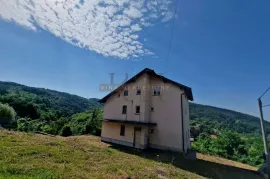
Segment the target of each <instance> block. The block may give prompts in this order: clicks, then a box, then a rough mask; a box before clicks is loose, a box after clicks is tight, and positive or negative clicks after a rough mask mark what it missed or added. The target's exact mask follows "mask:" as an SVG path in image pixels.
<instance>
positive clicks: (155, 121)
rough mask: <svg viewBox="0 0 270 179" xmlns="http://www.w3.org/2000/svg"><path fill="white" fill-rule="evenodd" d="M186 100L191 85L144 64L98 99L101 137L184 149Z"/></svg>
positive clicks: (128, 143)
mask: <svg viewBox="0 0 270 179" xmlns="http://www.w3.org/2000/svg"><path fill="white" fill-rule="evenodd" d="M189 100H191V101H192V100H193V95H192V90H191V88H189V87H187V86H184V85H182V84H180V83H177V82H175V81H173V80H170V79H168V78H165V77H164V76H162V75H159V74H157V73H155V71H154V70H151V69H148V68H146V69H144V70H142V71H141V72H139V73H138V74H137V75H135V76H134V77H132V78H131V79H129V80H128V81H126V82H125V83H124V84H122V85H121V86H120V87H118V88H117V89H115V90H114V91H112V92H111V93H110V94H108V95H107V96H105V97H104V98H103V99H101V100H100V101H99V102H101V103H104V119H103V121H102V133H101V140H102V141H103V142H107V143H114V144H120V145H124V146H129V147H134V148H137V149H146V148H155V149H161V150H169V151H177V152H183V153H186V152H187V151H188V150H189V149H190V148H191V144H190V125H189V102H188V101H189Z"/></svg>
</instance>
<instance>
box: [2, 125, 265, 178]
mask: <svg viewBox="0 0 270 179" xmlns="http://www.w3.org/2000/svg"><path fill="white" fill-rule="evenodd" d="M0 146H1V148H0V156H1V157H0V179H58V178H62V179H70V178H76V179H88V178H89V179H95V178H100V179H101V178H104V179H107V178H110V179H129V178H130V179H144V178H153V179H155V178H157V179H158V178H159V179H160V178H164V179H165V178H168V179H169V178H173V179H174V178H181V179H184V178H185V179H203V178H245V179H259V178H262V177H260V175H258V174H256V173H255V172H254V170H255V168H252V167H250V166H245V165H243V164H239V163H236V162H232V161H227V160H225V159H220V158H217V157H215V158H213V157H211V156H205V155H199V156H198V157H199V159H198V160H197V161H187V160H183V159H182V158H181V156H182V155H179V156H178V155H175V154H168V153H158V154H159V158H157V153H155V152H151V153H147V152H142V153H141V152H138V151H134V150H129V149H126V148H121V149H118V148H113V147H111V146H110V145H107V144H105V143H103V142H100V138H99V137H94V136H72V137H61V136H56V137H50V136H46V135H39V134H32V133H22V132H13V131H6V130H0ZM121 150H125V151H121ZM173 157H174V162H173V163H171V161H172V158H173ZM161 161H162V162H161ZM241 168H244V169H245V170H243V169H241ZM250 170H252V171H250Z"/></svg>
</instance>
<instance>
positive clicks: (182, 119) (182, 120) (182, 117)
mask: <svg viewBox="0 0 270 179" xmlns="http://www.w3.org/2000/svg"><path fill="white" fill-rule="evenodd" d="M184 94H185V93H182V94H181V122H182V142H183V143H182V147H183V154H185V137H184V134H185V133H184V114H183V95H184Z"/></svg>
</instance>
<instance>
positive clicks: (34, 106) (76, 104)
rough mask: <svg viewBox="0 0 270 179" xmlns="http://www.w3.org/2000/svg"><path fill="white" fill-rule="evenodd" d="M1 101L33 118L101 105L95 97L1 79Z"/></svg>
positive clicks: (19, 114) (68, 113)
mask: <svg viewBox="0 0 270 179" xmlns="http://www.w3.org/2000/svg"><path fill="white" fill-rule="evenodd" d="M0 102H2V103H8V104H9V105H10V106H12V107H13V108H14V109H15V111H16V112H17V115H18V116H20V117H30V118H32V119H38V118H40V117H44V118H45V117H46V116H45V113H47V114H48V113H49V114H50V115H51V116H55V117H57V118H59V117H63V116H71V115H73V114H75V113H79V112H84V111H86V110H88V109H90V108H93V107H100V106H101V105H100V104H99V103H97V100H96V99H95V98H94V99H86V98H83V97H80V96H77V95H71V94H68V93H63V92H58V91H54V90H49V89H44V88H34V87H28V86H24V85H20V84H17V83H13V82H1V81H0Z"/></svg>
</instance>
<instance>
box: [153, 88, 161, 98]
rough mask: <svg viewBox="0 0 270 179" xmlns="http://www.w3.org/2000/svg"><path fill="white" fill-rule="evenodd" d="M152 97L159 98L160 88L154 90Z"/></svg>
mask: <svg viewBox="0 0 270 179" xmlns="http://www.w3.org/2000/svg"><path fill="white" fill-rule="evenodd" d="M153 96H160V87H156V88H155V89H154V92H153Z"/></svg>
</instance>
